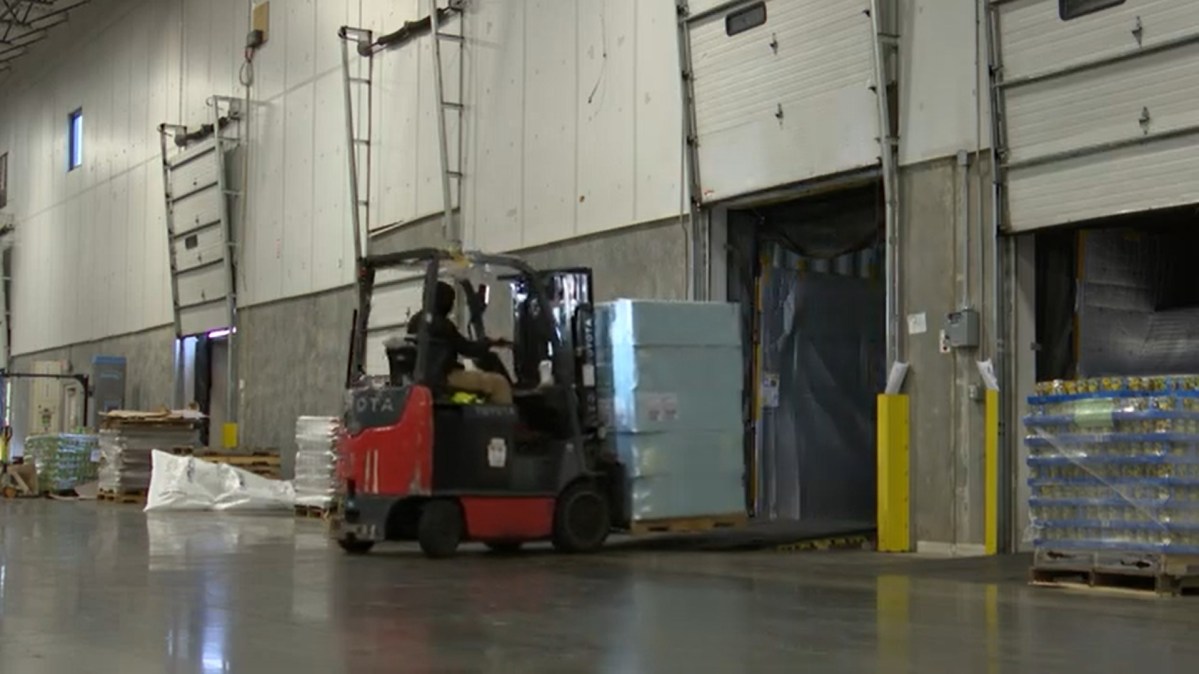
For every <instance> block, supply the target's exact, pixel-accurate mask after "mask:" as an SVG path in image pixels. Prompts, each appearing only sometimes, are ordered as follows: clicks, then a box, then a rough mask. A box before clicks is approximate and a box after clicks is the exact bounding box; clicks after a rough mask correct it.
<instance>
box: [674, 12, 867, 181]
mask: <svg viewBox="0 0 1199 674" xmlns="http://www.w3.org/2000/svg"><path fill="white" fill-rule="evenodd" d="M685 5H686V8H687V11H686V12H685V13H684V16H683V19H682V22H683V23H682V27H683V31H684V33H683V35H684V37H685V38H686V42H685V43H684V45H685V47H686V50H685V53H686V54H687V55H689V60H690V67H689V68H688V72H689V73H690V77H689V79H688V85H689V89H690V95H691V98H692V106H693V110H691V111H689V112H690V113H691V116H692V125H693V135H694V139H695V142H696V143H697V153H698V169H697V170H698V174H699V192H700V194H699V195H698V196H699V198H700V199H701V200H702V201H704V202H713V201H720V200H723V199H728V198H730V197H735V196H741V195H745V194H750V193H753V192H758V191H762V190H766V189H769V188H772V187H778V186H781V185H787V184H791V183H797V182H801V181H804V180H808V179H811V178H815V177H819V176H826V175H832V174H836V173H841V172H845V171H849V170H853V169H859V168H863V167H866V166H874V165H877V164H878V162H879V145H878V133H877V129H878V101H877V98H876V97H875V93H874V89H873V86H874V80H875V75H874V51H873V50H874V33H873V28H872V24H871V18H870V14H869V12H868V10H869V8H870V2H869V1H868V0H835V1H832V0H749V1H743V2H728V1H723V0H691V2H689V3H685Z"/></svg>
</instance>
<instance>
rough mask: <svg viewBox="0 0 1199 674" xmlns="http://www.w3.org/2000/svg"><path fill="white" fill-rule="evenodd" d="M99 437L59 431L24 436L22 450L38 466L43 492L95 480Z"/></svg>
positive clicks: (68, 487)
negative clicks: (56, 432)
mask: <svg viewBox="0 0 1199 674" xmlns="http://www.w3.org/2000/svg"><path fill="white" fill-rule="evenodd" d="M99 446H100V440H99V438H98V437H97V436H95V435H81V434H71V433H59V434H53V435H34V436H30V437H28V438H26V439H25V451H26V453H27V454H28V455H29V456H30V457H31V458H32V459H33V461H34V463H35V464H36V465H37V472H38V482H39V487H40V489H41V490H42V491H50V492H63V491H70V490H72V489H74V488H75V487H76V486H78V485H81V484H85V483H88V482H93V481H95V480H96V476H97V470H98V461H99Z"/></svg>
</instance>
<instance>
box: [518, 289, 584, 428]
mask: <svg viewBox="0 0 1199 674" xmlns="http://www.w3.org/2000/svg"><path fill="white" fill-rule="evenodd" d="M536 278H537V280H538V281H540V283H541V287H542V288H544V289H545V292H546V295H547V296H546V300H547V303H548V305H549V306H550V323H551V324H552V326H553V329H554V331H555V332H556V333H557V334H558V336H559V339H560V341H561V344H562V348H563V349H567V350H569V351H570V352H571V354H572V355H573V356H574V358H573V361H574V368H575V371H574V373H573V374H574V381H575V387H576V393H577V398H578V403H579V414H580V423H581V425H582V427H583V432H584V434H585V435H589V436H591V435H594V434H596V433H598V431H599V429H600V419H599V394H598V392H597V390H596V384H595V365H596V362H595V353H596V345H595V305H594V303H593V298H592V281H593V277H592V272H591V269H589V268H586V267H574V268H570V269H546V270H542V271H538V272H537V276H536ZM508 281H509V283H511V286H512V325H513V326H515V327H514V330H513V353H512V358H513V362H514V364H515V371H514V372H513V377H514V378H515V379H516V381H517V383H518V385H519V386H524V387H533V386H536V385H537V382H538V379H539V376H540V375H539V372H538V366H539V364H540V363H541V361H542V360H546V359H549V358H552V357H553V355H554V354H553V353H552V352H551V351H552V350H551V348H550V344H551V340H549V339H547V338H546V337H547V336H546V335H542V334H540V333H539V327H538V326H540V325H543V324H544V323H543V322H542V321H539V320H537V319H538V316H537V312H538V311H539V310H540V309H539V307H540V306H541V305H540V304H538V303H537V302H532V301H530V292H529V291H530V288H529V277H526V276H513V277H508Z"/></svg>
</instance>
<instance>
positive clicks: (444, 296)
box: [433, 281, 454, 316]
mask: <svg viewBox="0 0 1199 674" xmlns="http://www.w3.org/2000/svg"><path fill="white" fill-rule="evenodd" d="M453 310H454V286H452V285H450V284H448V283H446V282H445V281H438V282H437V292H436V295H435V297H434V299H433V311H435V312H436V313H437V315H438V316H449V315H450V312H451V311H453Z"/></svg>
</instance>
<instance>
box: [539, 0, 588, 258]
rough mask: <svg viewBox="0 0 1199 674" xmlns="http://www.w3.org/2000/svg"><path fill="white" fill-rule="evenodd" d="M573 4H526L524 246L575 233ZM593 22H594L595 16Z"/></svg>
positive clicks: (546, 0) (545, 1) (543, 1)
mask: <svg viewBox="0 0 1199 674" xmlns="http://www.w3.org/2000/svg"><path fill="white" fill-rule="evenodd" d="M578 6H579V3H575V2H557V1H556V0H528V2H527V7H526V12H525V36H526V40H525V45H524V51H525V73H524V86H525V106H524V120H525V138H524V159H523V165H524V203H525V226H524V232H523V241H522V244H523V245H524V246H536V245H540V244H544V243H548V242H550V241H556V240H561V239H566V238H570V237H572V236H574V233H575V224H576V220H575V217H576V213H575V204H576V203H577V202H578V195H577V194H576V191H577V190H576V187H577V185H578V182H577V178H578V175H577V173H576V169H577V163H576V161H577V158H576V156H575V155H576V152H577V151H578V147H577V145H576V143H575V140H576V139H577V138H578V135H577V134H578V131H577V124H578V120H577V118H576V105H577V99H576V90H577V88H578V87H579V86H581V80H580V79H579V77H578V70H577V69H578V53H577V47H576V45H577V42H576V36H575V31H576V30H577V27H576V23H575V22H576V20H577V18H576V17H577V16H578V12H577V9H578ZM593 20H594V21H597V22H598V21H599V18H598V16H597V17H596V18H595V19H593ZM564 83H571V84H570V85H566V84H564Z"/></svg>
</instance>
